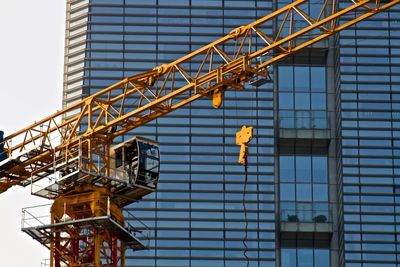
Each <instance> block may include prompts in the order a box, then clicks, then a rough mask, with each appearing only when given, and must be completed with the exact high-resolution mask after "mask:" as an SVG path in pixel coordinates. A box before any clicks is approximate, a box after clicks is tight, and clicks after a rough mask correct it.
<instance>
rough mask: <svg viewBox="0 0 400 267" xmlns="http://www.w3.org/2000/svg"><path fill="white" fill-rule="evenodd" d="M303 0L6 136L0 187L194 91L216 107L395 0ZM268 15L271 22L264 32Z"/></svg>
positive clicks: (43, 170) (95, 145)
mask: <svg viewBox="0 0 400 267" xmlns="http://www.w3.org/2000/svg"><path fill="white" fill-rule="evenodd" d="M309 2H310V1H309V0H298V1H295V2H293V3H291V4H289V5H287V6H285V7H283V8H281V9H279V10H277V11H275V12H273V13H271V14H269V15H267V16H265V17H263V18H261V19H259V20H257V21H255V22H253V23H251V24H249V25H247V26H241V27H238V28H236V29H234V30H233V31H231V32H230V34H228V35H226V36H225V37H222V38H221V39H219V40H216V41H215V42H213V43H210V44H208V45H206V46H204V47H202V48H200V49H198V50H196V51H194V52H192V53H190V54H188V55H186V56H184V57H182V58H180V59H178V60H176V61H174V62H172V63H170V64H165V65H162V66H159V67H156V68H154V69H153V70H150V71H148V72H145V73H142V74H137V75H134V76H131V77H128V78H125V79H123V80H121V81H120V82H118V83H116V84H114V85H112V86H110V87H108V88H105V89H104V90H102V91H100V92H98V93H96V94H93V95H91V96H89V97H87V98H85V99H83V100H81V101H79V102H78V103H75V104H73V105H71V106H69V107H67V108H65V109H63V110H61V111H59V112H57V113H55V114H53V115H51V116H49V117H47V118H45V119H42V120H40V121H38V122H36V123H34V124H32V125H30V126H28V127H26V128H24V129H22V130H20V131H18V132H16V133H14V134H12V135H10V136H7V137H6V138H5V140H4V147H5V153H7V156H8V158H9V162H8V163H7V164H4V165H2V166H0V177H1V178H0V192H3V191H5V190H7V189H8V188H9V187H11V186H12V185H17V184H19V185H27V184H29V183H31V182H34V181H36V180H38V179H41V178H43V177H46V176H47V175H48V174H49V173H51V172H52V170H51V169H52V166H53V162H54V161H55V162H57V161H68V158H70V157H74V156H76V154H77V151H78V147H79V146H82V145H83V146H84V147H85V148H84V149H83V151H85V153H87V157H88V159H89V161H90V159H93V153H96V151H97V152H98V151H99V150H104V147H105V146H108V145H109V144H110V143H111V141H112V140H113V138H115V137H117V136H119V135H122V134H124V133H126V132H128V131H130V130H132V129H134V128H136V127H139V126H141V125H144V124H146V123H147V122H149V121H151V120H154V119H156V118H158V117H160V116H163V115H165V114H167V113H169V112H171V111H173V110H176V109H178V108H180V107H182V106H184V105H186V104H188V103H190V102H192V101H194V100H196V99H199V98H201V97H204V96H210V97H213V104H214V106H216V107H218V106H220V105H221V101H222V97H223V93H224V91H225V90H229V89H235V90H241V89H243V88H244V83H245V82H248V81H250V80H251V79H254V78H257V77H259V78H258V80H260V79H261V80H262V79H269V78H270V77H269V70H268V67H269V66H271V65H272V64H273V63H276V62H278V61H279V60H282V59H285V58H287V57H288V56H290V55H292V54H294V53H296V52H298V51H301V50H302V49H303V48H305V47H308V46H311V45H312V44H314V43H316V42H318V41H320V40H322V39H324V38H327V37H328V36H331V35H333V34H335V33H337V32H339V31H341V30H343V29H346V28H348V27H350V26H352V25H354V24H355V23H357V22H360V21H362V20H364V19H366V18H368V17H370V16H373V15H374V14H377V13H379V12H380V11H382V10H386V9H388V8H390V7H391V6H394V5H396V4H398V3H399V2H400V0H391V1H382V2H381V1H379V0H376V1H375V0H374V1H373V0H353V1H349V4H348V6H347V7H346V8H344V9H342V10H339V9H338V1H337V0H325V1H324V4H323V5H322V6H321V8H320V10H318V12H315V8H314V9H313V12H314V13H311V12H310V10H309V8H308V4H309ZM273 22H274V23H277V24H276V25H277V27H276V31H274V32H271V25H272V23H273ZM260 59H262V61H260ZM260 77H261V78H260ZM71 114H74V115H71ZM98 154H101V153H98ZM15 155H20V156H19V157H20V158H19V159H15ZM13 159H15V160H13ZM102 161H103V162H102V163H103V164H102V166H103V167H102V168H100V169H99V168H96V167H94V166H93V165H91V164H88V165H87V166H86V167H87V168H89V169H90V170H91V171H92V172H94V173H99V172H103V173H107V172H108V170H107V166H109V164H107V159H106V157H103V159H102ZM88 179H89V180H90V179H91V176H90V175H89V176H88Z"/></svg>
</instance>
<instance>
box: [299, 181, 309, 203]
mask: <svg viewBox="0 0 400 267" xmlns="http://www.w3.org/2000/svg"><path fill="white" fill-rule="evenodd" d="M311 192H312V191H311V184H308V183H306V184H303V183H301V184H297V185H296V200H297V201H312V193H311Z"/></svg>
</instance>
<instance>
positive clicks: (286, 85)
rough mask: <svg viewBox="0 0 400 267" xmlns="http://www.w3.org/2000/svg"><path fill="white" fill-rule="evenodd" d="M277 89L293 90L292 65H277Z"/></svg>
mask: <svg viewBox="0 0 400 267" xmlns="http://www.w3.org/2000/svg"><path fill="white" fill-rule="evenodd" d="M279 90H280V91H281V92H282V91H293V67H291V66H282V67H279Z"/></svg>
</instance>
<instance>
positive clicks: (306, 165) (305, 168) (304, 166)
mask: <svg viewBox="0 0 400 267" xmlns="http://www.w3.org/2000/svg"><path fill="white" fill-rule="evenodd" d="M296 180H297V182H308V183H310V182H311V156H297V157H296Z"/></svg>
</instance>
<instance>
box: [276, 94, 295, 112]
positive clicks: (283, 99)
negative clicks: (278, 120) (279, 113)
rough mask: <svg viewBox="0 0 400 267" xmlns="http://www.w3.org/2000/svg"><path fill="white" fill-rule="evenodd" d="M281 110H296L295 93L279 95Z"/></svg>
mask: <svg viewBox="0 0 400 267" xmlns="http://www.w3.org/2000/svg"><path fill="white" fill-rule="evenodd" d="M279 109H294V103H293V93H279Z"/></svg>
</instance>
